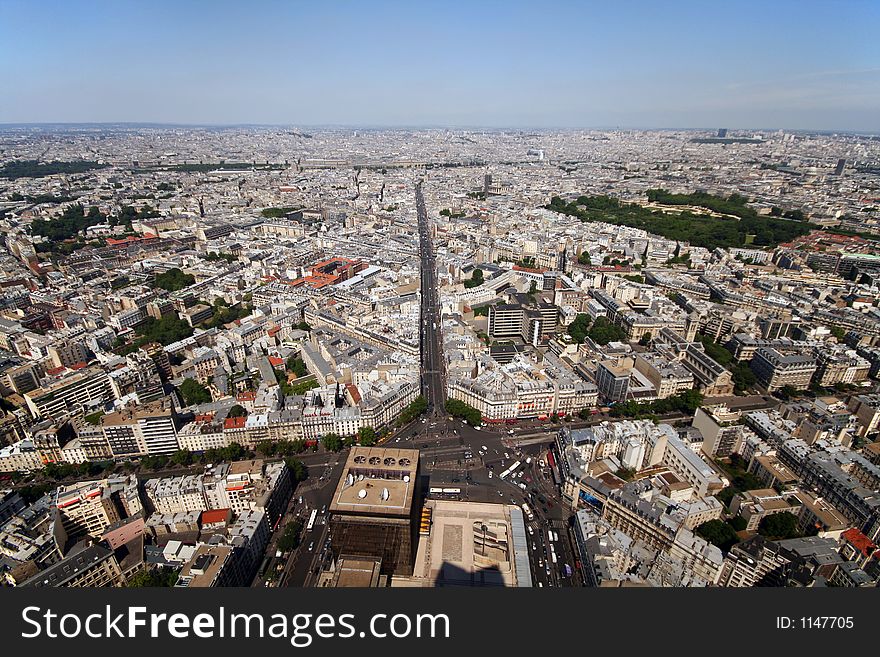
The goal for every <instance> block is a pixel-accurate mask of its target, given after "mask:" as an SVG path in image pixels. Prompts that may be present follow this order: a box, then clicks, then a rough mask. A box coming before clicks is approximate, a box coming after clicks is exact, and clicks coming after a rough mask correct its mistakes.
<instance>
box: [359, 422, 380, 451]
mask: <svg viewBox="0 0 880 657" xmlns="http://www.w3.org/2000/svg"><path fill="white" fill-rule="evenodd" d="M376 438H377V436H376V430H375V429H373V427H361V428H360V431H358V442H360V444H361V445H362V446H363V447H372V446H373V445H375V444H376Z"/></svg>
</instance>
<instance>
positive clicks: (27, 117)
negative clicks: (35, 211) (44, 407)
mask: <svg viewBox="0 0 880 657" xmlns="http://www.w3.org/2000/svg"><path fill="white" fill-rule="evenodd" d="M878 26H880V1H878V0H864V1H860V0H851V1H847V0H840V1H827V0H826V1H824V2H817V1H814V0H796V1H789V0H761V1H747V0H741V1H739V0H723V1H722V0H699V1H688V0H665V1H663V0H651V1H647V0H644V1H639V0H615V1H614V2H612V1H611V0H604V1H591V0H581V1H580V2H564V1H557V0H535V1H534V2H517V1H515V0H508V1H506V2H494V1H491V0H484V1H480V0H471V1H469V2H465V1H457V0H444V1H434V0H409V1H400V2H391V1H388V2H382V1H379V0H372V1H370V0H348V1H345V0H336V1H333V0H311V1H309V2H299V1H296V0H289V1H264V0H239V1H237V2H227V1H226V0H210V1H208V0H205V1H197V0H190V1H188V0H176V1H166V0H139V1H137V2H131V1H129V0H113V1H112V2H111V1H101V0H92V1H81V2H78V1H76V0H60V1H56V2H52V1H50V0H22V1H19V0H0V81H2V102H0V122H2V123H12V122H123V121H126V122H161V123H211V124H226V123H272V124H293V125H328V124H348V125H388V126H390V125H406V126H417V125H444V126H487V127H488V126H497V127H512V126H520V127H613V126H621V127H669V128H712V127H728V128H778V127H781V128H790V129H829V130H857V131H869V132H880V35H878Z"/></svg>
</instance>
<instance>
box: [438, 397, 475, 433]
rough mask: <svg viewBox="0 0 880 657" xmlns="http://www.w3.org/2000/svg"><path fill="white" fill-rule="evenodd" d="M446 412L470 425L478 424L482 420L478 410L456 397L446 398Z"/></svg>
mask: <svg viewBox="0 0 880 657" xmlns="http://www.w3.org/2000/svg"><path fill="white" fill-rule="evenodd" d="M446 412H447V413H449V414H450V415H451V416H453V417H458V418H461V419H462V420H464V421H465V422H467V423H468V424H469V425H471V426H472V427H476V426H478V425H480V424H481V423H482V421H483V417H482V415H481V414H480V411H478V410H477V409H476V408H474V407H473V406H469V405H468V404H465V403H464V402H463V401H460V400H458V399H448V400H446Z"/></svg>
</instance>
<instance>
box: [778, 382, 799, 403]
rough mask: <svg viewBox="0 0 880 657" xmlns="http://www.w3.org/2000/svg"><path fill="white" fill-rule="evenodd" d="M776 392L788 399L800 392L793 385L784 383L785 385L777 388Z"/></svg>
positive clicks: (782, 397)
mask: <svg viewBox="0 0 880 657" xmlns="http://www.w3.org/2000/svg"><path fill="white" fill-rule="evenodd" d="M776 394H777V395H778V396H779V397H780V398H781V399H785V400H789V399H793V398H794V397H797V396H798V395H799V394H800V392H799V391H798V389H797V388H795V387H794V386H791V385H786V386H782V387H781V388H780V389H779V390H777V391H776Z"/></svg>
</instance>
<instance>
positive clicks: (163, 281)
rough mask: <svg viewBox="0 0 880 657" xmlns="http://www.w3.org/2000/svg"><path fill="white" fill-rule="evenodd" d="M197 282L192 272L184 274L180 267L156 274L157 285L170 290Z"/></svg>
mask: <svg viewBox="0 0 880 657" xmlns="http://www.w3.org/2000/svg"><path fill="white" fill-rule="evenodd" d="M195 282H196V277H195V276H193V275H192V274H184V273H183V271H181V270H180V269H179V268H177V267H174V268H172V269H169V270H168V271H166V272H164V273H162V274H158V275H157V276H156V280H155V285H156V287H161V288H162V289H163V290H168V291H169V292H177V291H178V290H182V289H183V288H185V287H188V286H190V285H192V284H193V283H195Z"/></svg>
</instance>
